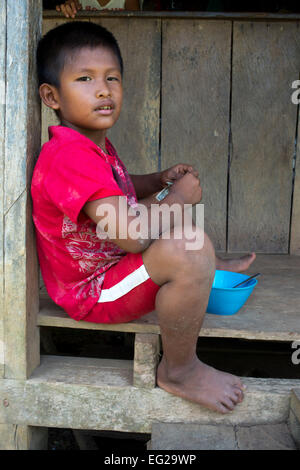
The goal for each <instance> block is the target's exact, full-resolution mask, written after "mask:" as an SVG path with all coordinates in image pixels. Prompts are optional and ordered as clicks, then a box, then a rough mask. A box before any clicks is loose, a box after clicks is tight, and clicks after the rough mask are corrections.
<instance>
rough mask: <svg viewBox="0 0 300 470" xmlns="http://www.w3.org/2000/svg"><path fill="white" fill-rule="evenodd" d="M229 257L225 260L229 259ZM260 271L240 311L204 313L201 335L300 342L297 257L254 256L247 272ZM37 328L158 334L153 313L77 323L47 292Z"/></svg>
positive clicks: (299, 291)
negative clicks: (107, 321)
mask: <svg viewBox="0 0 300 470" xmlns="http://www.w3.org/2000/svg"><path fill="white" fill-rule="evenodd" d="M232 256H233V255H230V256H229V255H228V256H227V257H232ZM255 272H260V273H261V276H260V277H259V279H258V284H257V286H256V288H255V289H254V291H253V293H252V296H251V297H250V298H249V299H248V301H247V303H246V304H245V305H244V306H243V307H242V309H241V310H240V311H239V312H238V313H237V314H235V315H232V316H221V315H213V314H207V315H206V317H205V319H204V323H203V327H202V330H201V332H200V335H201V336H211V337H228V338H244V339H260V340H276V341H295V340H300V257H298V256H290V255H257V259H256V260H255V262H254V263H253V264H252V265H251V269H249V270H248V271H247V274H248V275H251V274H254V273H255ZM38 325H40V326H57V327H66V328H80V329H96V330H110V331H126V332H134V333H138V332H140V333H141V332H142V333H159V331H160V330H159V325H158V322H157V315H156V313H155V312H152V313H150V314H148V315H145V316H144V317H143V318H141V319H140V320H138V321H135V322H131V323H125V324H117V325H104V324H96V323H87V322H84V321H80V322H76V321H75V320H72V319H71V318H70V317H68V316H67V314H66V313H65V312H64V311H63V310H62V309H61V308H60V307H58V306H56V305H55V304H54V303H53V302H52V301H51V299H49V297H48V295H47V293H46V294H45V293H42V295H41V300H40V313H39V316H38Z"/></svg>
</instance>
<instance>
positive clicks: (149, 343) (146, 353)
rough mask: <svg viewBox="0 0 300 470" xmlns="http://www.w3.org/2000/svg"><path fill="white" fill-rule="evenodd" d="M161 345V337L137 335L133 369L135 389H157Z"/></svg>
mask: <svg viewBox="0 0 300 470" xmlns="http://www.w3.org/2000/svg"><path fill="white" fill-rule="evenodd" d="M159 344H160V343H159V335H151V334H136V335H135V344H134V367H133V385H134V387H138V388H148V389H151V388H155V385H156V367H157V362H158V355H159Z"/></svg>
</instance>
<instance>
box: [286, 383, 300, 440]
mask: <svg viewBox="0 0 300 470" xmlns="http://www.w3.org/2000/svg"><path fill="white" fill-rule="evenodd" d="M288 423H289V427H290V430H291V433H292V436H293V438H294V441H295V442H296V444H297V446H298V449H300V388H295V389H293V390H292V395H291V403H290V413H289V419H288Z"/></svg>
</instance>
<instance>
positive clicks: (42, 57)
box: [37, 21, 123, 88]
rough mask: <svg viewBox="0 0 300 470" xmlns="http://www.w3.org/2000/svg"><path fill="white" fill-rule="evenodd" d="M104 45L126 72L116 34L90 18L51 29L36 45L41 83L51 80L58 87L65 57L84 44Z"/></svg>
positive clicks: (50, 83)
mask: <svg viewBox="0 0 300 470" xmlns="http://www.w3.org/2000/svg"><path fill="white" fill-rule="evenodd" d="M97 46H102V47H106V48H108V49H110V50H111V51H112V52H113V53H114V54H115V55H116V57H117V59H118V61H119V64H120V70H121V74H122V75H123V60H122V56H121V52H120V48H119V45H118V42H117V40H116V38H115V37H114V35H113V34H112V33H111V32H110V31H108V30H107V29H106V28H103V26H100V25H98V24H96V23H91V22H87V21H70V22H68V23H64V24H62V25H60V26H57V27H56V28H54V29H51V30H50V31H49V32H48V33H47V34H45V36H44V37H43V38H42V39H40V41H39V44H38V47H37V71H38V86H39V87H40V85H41V84H42V83H49V85H54V86H56V87H57V88H59V86H60V82H59V77H60V74H61V72H62V70H63V67H64V64H65V61H66V56H67V55H70V53H72V51H75V50H76V49H81V48H82V47H91V48H94V47H97Z"/></svg>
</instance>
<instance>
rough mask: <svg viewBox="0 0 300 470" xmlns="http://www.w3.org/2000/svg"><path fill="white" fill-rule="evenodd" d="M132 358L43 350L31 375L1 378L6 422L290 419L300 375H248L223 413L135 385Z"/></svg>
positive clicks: (115, 427)
mask: <svg viewBox="0 0 300 470" xmlns="http://www.w3.org/2000/svg"><path fill="white" fill-rule="evenodd" d="M132 367H133V366H132V362H131V361H110V360H102V359H90V358H83V357H81V358H73V357H61V356H42V357H41V365H40V366H39V367H38V368H37V369H36V370H35V371H34V373H33V374H32V376H31V377H30V378H29V379H28V380H16V379H5V380H2V381H0V396H1V397H3V400H4V403H5V405H4V406H1V407H0V423H1V422H2V423H7V424H10V423H11V424H14V423H18V424H19V425H32V426H42V427H61V428H70V429H95V430H97V429H98V430H111V431H123V432H139V433H151V429H152V424H153V423H155V422H163V423H178V422H180V423H194V424H220V425H221V424H222V425H243V426H245V425H249V426H250V425H259V424H272V423H273V424H275V423H283V422H286V421H287V419H288V416H289V409H290V399H291V394H292V389H294V388H295V389H296V388H299V387H300V380H286V379H256V378H249V377H245V378H243V382H244V384H245V385H246V387H247V391H246V393H245V398H244V400H243V402H242V403H240V404H239V405H237V407H236V409H235V410H234V411H233V412H231V413H228V414H227V415H222V414H219V413H216V412H213V411H210V410H207V409H206V408H204V407H201V406H200V405H197V404H195V403H191V402H188V401H187V400H184V399H181V398H179V397H175V396H174V395H171V394H169V393H167V392H165V391H164V390H162V389H160V388H158V387H155V388H152V389H146V388H140V387H134V386H133V385H132V383H133V368H132Z"/></svg>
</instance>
